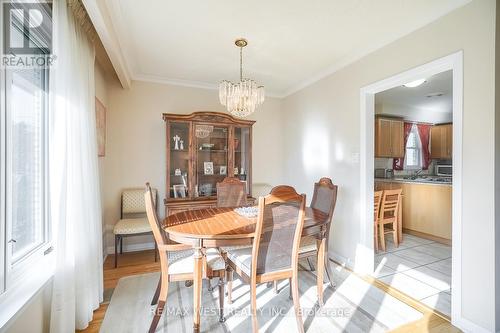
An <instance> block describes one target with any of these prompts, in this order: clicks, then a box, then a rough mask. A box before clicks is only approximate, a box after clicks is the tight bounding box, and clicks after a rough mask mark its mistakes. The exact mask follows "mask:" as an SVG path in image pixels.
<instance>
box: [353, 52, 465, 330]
mask: <svg viewBox="0 0 500 333" xmlns="http://www.w3.org/2000/svg"><path fill="white" fill-rule="evenodd" d="M447 70H452V71H453V155H452V156H453V191H452V193H453V194H452V225H453V227H452V242H453V246H452V279H451V288H452V290H453V293H452V296H451V321H452V324H454V325H455V326H458V327H463V326H467V325H466V324H465V322H466V320H464V319H465V318H462V307H461V304H462V295H461V290H462V288H461V287H462V279H461V267H462V254H461V248H462V246H461V243H462V128H463V127H462V118H463V52H462V51H459V52H456V53H453V54H451V55H448V56H446V57H443V58H440V59H437V60H434V61H432V62H429V63H427V64H424V65H421V66H418V67H415V68H412V69H410V70H407V71H405V72H402V73H400V74H397V75H394V76H392V77H389V78H387V79H384V80H382V81H378V82H375V83H373V84H370V85H368V86H366V87H363V88H361V95H360V97H361V100H360V102H361V114H360V117H361V146H360V164H361V168H360V193H361V202H360V208H361V211H360V218H361V220H360V223H361V225H360V226H361V230H362V233H363V232H364V235H362V237H361V239H362V240H363V241H364V243H365V248H366V249H367V251H364V253H365V255H364V258H359V259H361V262H360V263H359V266H358V265H356V266H358V267H359V268H360V271H363V272H370V273H371V272H373V271H374V255H375V253H374V243H373V238H374V235H373V191H374V189H373V184H374V172H373V170H374V156H375V152H374V146H375V143H374V141H375V137H374V127H375V125H374V119H375V94H376V93H379V92H381V91H384V90H387V89H391V88H394V87H398V86H401V85H403V84H405V83H407V82H411V81H414V80H417V79H421V78H426V77H430V76H432V75H435V74H438V73H441V72H444V71H447ZM464 324H465V325H464Z"/></svg>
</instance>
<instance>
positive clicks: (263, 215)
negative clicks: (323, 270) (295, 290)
mask: <svg viewBox="0 0 500 333" xmlns="http://www.w3.org/2000/svg"><path fill="white" fill-rule="evenodd" d="M304 214H305V195H304V194H302V195H300V194H298V193H297V192H296V191H295V189H294V188H293V187H291V186H277V187H275V188H273V189H272V190H271V193H270V194H269V195H268V196H266V197H261V198H259V216H258V220H257V225H256V230H255V232H256V234H257V235H260V237H256V238H255V241H254V244H253V249H252V256H253V257H254V258H256V265H252V275H254V276H255V275H256V274H264V273H269V272H273V271H279V270H287V269H288V270H289V269H293V268H296V266H297V262H298V258H297V257H298V248H299V244H300V239H301V235H302V227H303V225H304ZM254 260H255V259H254Z"/></svg>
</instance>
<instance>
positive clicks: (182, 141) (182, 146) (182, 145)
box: [179, 140, 184, 150]
mask: <svg viewBox="0 0 500 333" xmlns="http://www.w3.org/2000/svg"><path fill="white" fill-rule="evenodd" d="M179 145H180V146H181V147H180V148H181V150H184V140H180V141H179Z"/></svg>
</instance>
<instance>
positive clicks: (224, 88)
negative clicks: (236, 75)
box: [219, 38, 264, 117]
mask: <svg viewBox="0 0 500 333" xmlns="http://www.w3.org/2000/svg"><path fill="white" fill-rule="evenodd" d="M234 44H235V45H236V46H237V47H239V48H240V82H238V83H232V82H230V81H227V80H224V81H222V82H221V83H220V85H219V100H220V102H221V104H222V105H224V106H225V107H226V108H227V111H228V112H229V113H230V114H232V115H233V116H236V117H246V116H248V115H249V114H251V113H253V112H254V111H255V109H256V108H257V106H259V105H261V104H262V103H263V102H264V86H259V85H258V84H257V83H256V82H255V81H254V80H251V79H244V78H243V48H244V47H245V46H247V45H248V42H247V41H246V39H243V38H240V39H237V40H236V41H235V42H234Z"/></svg>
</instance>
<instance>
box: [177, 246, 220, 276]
mask: <svg viewBox="0 0 500 333" xmlns="http://www.w3.org/2000/svg"><path fill="white" fill-rule="evenodd" d="M167 255H168V273H169V274H190V273H193V268H194V259H193V250H182V251H168V253H167ZM206 258H207V267H208V268H210V269H211V270H213V271H218V270H223V269H225V268H226V263H225V261H224V259H223V258H222V256H221V255H220V253H219V251H217V249H207V252H206Z"/></svg>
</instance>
